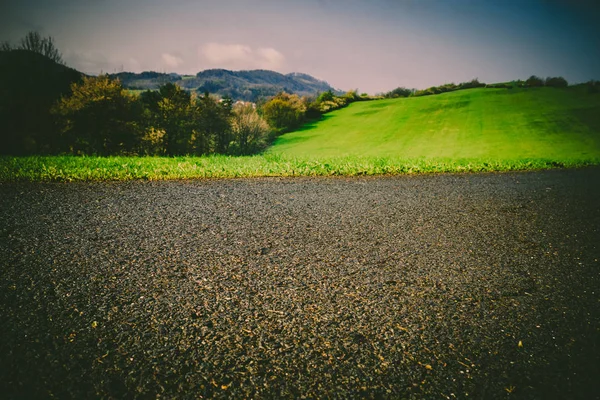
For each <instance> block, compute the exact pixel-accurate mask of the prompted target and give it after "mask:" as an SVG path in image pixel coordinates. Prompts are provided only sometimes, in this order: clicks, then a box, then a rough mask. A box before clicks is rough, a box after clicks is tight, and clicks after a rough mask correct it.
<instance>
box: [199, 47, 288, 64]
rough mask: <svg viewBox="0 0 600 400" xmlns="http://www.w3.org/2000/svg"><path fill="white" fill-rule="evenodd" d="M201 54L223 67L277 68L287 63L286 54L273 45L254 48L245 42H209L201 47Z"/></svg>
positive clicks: (208, 60) (207, 59)
mask: <svg viewBox="0 0 600 400" xmlns="http://www.w3.org/2000/svg"><path fill="white" fill-rule="evenodd" d="M199 54H200V56H201V57H203V58H204V59H205V60H206V61H207V62H208V63H209V64H212V65H213V66H217V67H221V68H248V69H250V68H264V69H277V68H281V67H282V66H283V64H284V63H285V56H284V55H283V54H281V53H280V52H279V51H277V50H275V49H273V48H271V47H259V48H257V49H252V48H251V47H250V46H246V45H243V44H222V43H208V44H206V45H204V46H203V47H201V48H200V49H199Z"/></svg>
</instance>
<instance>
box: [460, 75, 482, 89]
mask: <svg viewBox="0 0 600 400" xmlns="http://www.w3.org/2000/svg"><path fill="white" fill-rule="evenodd" d="M480 87H485V83H483V82H479V79H477V78H475V79H472V80H470V81H469V82H463V83H460V84H459V85H458V88H459V89H475V88H480Z"/></svg>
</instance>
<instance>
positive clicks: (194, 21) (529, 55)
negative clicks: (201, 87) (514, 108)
mask: <svg viewBox="0 0 600 400" xmlns="http://www.w3.org/2000/svg"><path fill="white" fill-rule="evenodd" d="M5 3H6V4H5ZM597 4H600V2H597V1H595V0H215V1H208V0H196V1H192V0H170V1H166V0H20V1H12V2H7V1H2V2H1V3H0V41H9V42H11V43H17V42H18V41H19V40H20V39H21V38H22V37H23V36H24V35H25V34H26V33H27V32H29V31H32V30H36V31H38V32H40V33H41V34H42V35H44V36H52V37H53V38H54V40H55V42H56V45H57V47H58V48H59V50H60V51H61V52H62V54H63V58H64V60H65V61H66V63H67V65H69V66H71V67H73V68H75V69H77V70H79V71H82V72H84V73H87V74H98V73H101V72H106V73H113V72H121V71H130V72H141V71H149V70H151V71H159V72H176V73H180V74H196V73H197V72H199V71H201V70H204V69H209V68H225V69H231V70H240V69H270V70H274V71H278V72H281V73H290V72H303V73H307V74H310V75H312V76H314V77H316V78H319V79H322V80H325V81H327V82H328V83H329V84H331V85H332V86H333V87H335V88H337V89H341V90H350V89H358V90H359V91H360V92H367V93H370V94H374V93H379V92H385V91H389V90H392V89H394V88H396V87H399V86H404V87H407V88H417V89H423V88H427V87H430V86H434V85H440V84H444V83H450V82H454V83H459V82H464V81H468V80H471V79H473V78H478V79H479V80H480V81H482V82H488V83H491V82H504V81H510V80H513V79H527V78H528V77H529V76H531V75H537V76H541V77H547V76H563V77H564V78H566V79H567V80H568V81H569V82H571V83H577V82H585V81H588V80H590V79H596V80H600V24H598V23H597V21H599V20H600V6H598V5H597Z"/></svg>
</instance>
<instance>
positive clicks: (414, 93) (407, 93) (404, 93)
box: [381, 75, 595, 99]
mask: <svg viewBox="0 0 600 400" xmlns="http://www.w3.org/2000/svg"><path fill="white" fill-rule="evenodd" d="M587 85H588V86H589V87H594V85H595V83H594V81H590V82H588V83H587ZM543 86H546V87H554V88H565V87H568V86H569V83H568V82H567V80H566V79H565V78H563V77H562V76H557V77H548V78H546V79H543V78H540V77H538V76H535V75H532V76H531V77H529V78H528V79H527V80H524V81H523V80H516V81H511V82H502V83H491V84H486V83H483V82H479V80H478V79H477V78H475V79H473V80H471V81H468V82H462V83H459V84H455V83H446V84H444V85H440V86H432V87H429V88H427V89H422V90H417V89H408V88H405V87H398V88H396V89H394V90H391V91H389V92H387V93H383V94H382V95H381V97H384V98H387V99H393V98H398V97H419V96H430V95H434V94H441V93H446V92H453V91H456V90H463V89H474V88H494V89H513V88H533V87H543Z"/></svg>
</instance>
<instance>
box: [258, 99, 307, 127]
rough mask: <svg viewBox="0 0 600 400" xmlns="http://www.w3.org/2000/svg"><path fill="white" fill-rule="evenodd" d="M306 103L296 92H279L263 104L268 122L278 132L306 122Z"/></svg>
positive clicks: (263, 111) (263, 110)
mask: <svg viewBox="0 0 600 400" xmlns="http://www.w3.org/2000/svg"><path fill="white" fill-rule="evenodd" d="M305 112H306V105H305V104H304V103H303V102H302V100H301V99H300V98H299V97H298V95H296V94H287V93H283V92H282V93H279V94H278V95H277V96H275V97H274V98H272V99H271V100H269V101H268V102H266V103H265V104H264V105H263V106H262V113H263V116H264V118H265V120H266V121H267V122H268V124H269V125H270V126H271V127H272V128H273V129H275V130H277V131H278V132H285V131H289V130H291V129H294V128H296V127H298V126H299V125H300V124H301V123H302V122H304V114H305Z"/></svg>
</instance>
